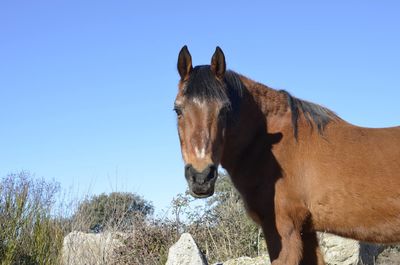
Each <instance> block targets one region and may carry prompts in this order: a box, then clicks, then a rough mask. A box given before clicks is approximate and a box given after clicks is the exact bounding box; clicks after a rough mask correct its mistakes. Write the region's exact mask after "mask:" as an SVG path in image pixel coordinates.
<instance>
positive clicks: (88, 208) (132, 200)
mask: <svg viewBox="0 0 400 265" xmlns="http://www.w3.org/2000/svg"><path fill="white" fill-rule="evenodd" d="M153 211H154V208H153V206H152V204H151V203H150V202H148V201H146V200H144V199H143V198H142V197H140V196H138V195H136V194H133V193H128V192H125V193H123V192H113V193H110V194H104V193H103V194H100V195H95V196H93V197H91V198H89V199H86V200H84V201H83V202H82V203H80V205H79V206H78V209H77V212H76V213H75V214H74V216H73V218H72V221H73V223H74V226H75V227H76V229H77V230H80V231H83V232H95V233H98V232H102V231H105V230H113V231H126V230H127V229H130V228H131V227H132V225H133V224H134V223H135V222H140V221H141V220H143V219H144V218H145V217H146V216H148V215H151V214H152V213H153Z"/></svg>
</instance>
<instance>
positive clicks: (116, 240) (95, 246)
mask: <svg viewBox="0 0 400 265" xmlns="http://www.w3.org/2000/svg"><path fill="white" fill-rule="evenodd" d="M121 238H122V236H121V234H120V233H109V232H107V233H99V234H92V233H83V232H77V231H74V232H71V233H69V234H68V235H67V236H66V237H65V238H64V242H63V248H62V264H63V265H87V264H90V265H100V264H111V263H112V261H113V260H114V258H115V253H114V252H115V250H116V249H117V248H118V247H120V246H122V244H123V243H122V241H123V240H122V239H121Z"/></svg>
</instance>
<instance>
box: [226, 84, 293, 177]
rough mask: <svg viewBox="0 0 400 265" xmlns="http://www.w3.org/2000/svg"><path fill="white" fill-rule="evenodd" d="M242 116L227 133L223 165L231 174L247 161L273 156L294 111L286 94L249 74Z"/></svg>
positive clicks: (241, 110) (241, 108) (241, 109)
mask: <svg viewBox="0 0 400 265" xmlns="http://www.w3.org/2000/svg"><path fill="white" fill-rule="evenodd" d="M241 81H242V83H243V85H244V86H245V91H244V93H243V98H242V103H241V107H240V115H239V117H238V119H237V122H236V124H234V125H233V126H232V128H229V129H228V131H227V135H226V141H225V147H224V154H223V157H222V161H221V164H222V166H223V167H224V168H225V169H227V170H228V173H230V174H231V175H232V174H233V173H235V172H238V171H240V169H239V167H241V166H243V163H247V164H249V165H248V166H249V167H252V166H253V165H251V163H252V162H256V161H257V160H258V161H259V159H260V158H261V156H266V157H265V159H267V156H269V155H271V153H270V148H271V146H272V145H273V144H275V143H277V142H279V141H280V139H281V137H282V131H284V130H287V128H289V127H290V122H291V120H290V117H291V115H290V110H289V108H288V103H287V98H286V95H285V94H284V93H280V92H278V91H276V90H274V89H271V88H268V87H266V86H264V85H262V84H259V83H256V82H254V81H252V80H250V79H247V78H245V77H241Z"/></svg>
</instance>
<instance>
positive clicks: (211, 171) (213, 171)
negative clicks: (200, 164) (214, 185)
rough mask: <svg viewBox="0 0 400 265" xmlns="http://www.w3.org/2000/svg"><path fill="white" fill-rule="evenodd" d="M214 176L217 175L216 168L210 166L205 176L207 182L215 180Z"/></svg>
mask: <svg viewBox="0 0 400 265" xmlns="http://www.w3.org/2000/svg"><path fill="white" fill-rule="evenodd" d="M216 174H217V168H216V167H215V166H214V165H212V166H210V167H209V171H208V174H207V180H211V179H213V178H215V177H216Z"/></svg>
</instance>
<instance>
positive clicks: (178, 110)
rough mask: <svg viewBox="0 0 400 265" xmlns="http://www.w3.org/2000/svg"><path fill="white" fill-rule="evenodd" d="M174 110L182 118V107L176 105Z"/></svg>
mask: <svg viewBox="0 0 400 265" xmlns="http://www.w3.org/2000/svg"><path fill="white" fill-rule="evenodd" d="M174 111H175V113H176V115H177V116H178V118H180V117H181V116H182V109H181V108H179V107H174Z"/></svg>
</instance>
